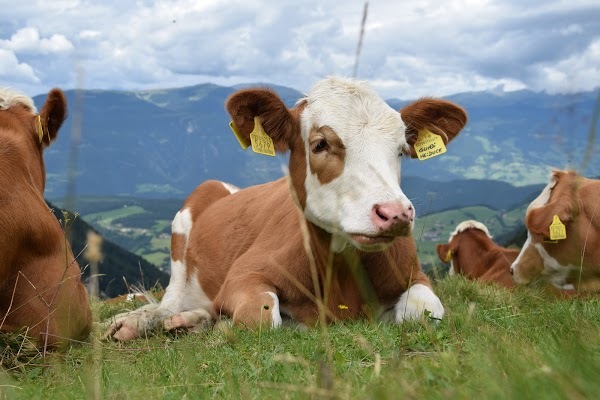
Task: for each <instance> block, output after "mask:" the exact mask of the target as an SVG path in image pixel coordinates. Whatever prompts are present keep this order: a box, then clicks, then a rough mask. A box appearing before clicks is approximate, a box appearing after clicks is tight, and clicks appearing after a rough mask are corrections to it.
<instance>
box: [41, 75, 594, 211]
mask: <svg viewBox="0 0 600 400" xmlns="http://www.w3.org/2000/svg"><path fill="white" fill-rule="evenodd" d="M243 86H253V85H243ZM258 86H265V85H258ZM239 87H241V86H236V87H223V86H218V85H214V84H201V85H197V86H192V87H184V88H174V89H165V90H146V91H108V90H77V91H75V90H67V91H65V94H66V96H67V100H68V104H69V114H70V118H68V119H67V121H66V122H65V124H64V126H63V128H62V129H61V132H60V133H59V137H58V139H57V141H56V143H54V144H53V145H52V146H50V147H49V148H48V149H47V150H46V152H45V160H46V168H47V186H46V196H47V197H48V198H51V199H56V198H60V197H61V196H64V195H65V193H66V192H67V177H68V176H69V173H70V172H71V173H72V175H73V176H75V185H76V186H75V187H76V192H77V194H78V195H107V196H112V195H121V196H123V195H124V196H135V197H146V198H166V197H170V198H184V197H185V196H186V195H187V194H189V193H190V192H191V191H192V190H193V188H194V187H195V186H197V185H198V184H199V183H201V182H202V181H203V180H206V179H220V180H224V181H228V182H230V183H233V184H235V185H238V186H242V187H244V186H248V185H252V184H256V183H261V182H265V181H267V180H272V179H274V178H277V177H279V176H281V175H282V166H284V165H285V164H286V163H287V157H286V156H277V157H267V156H262V155H258V154H255V153H253V152H252V151H251V150H247V151H243V150H242V149H241V148H240V146H239V144H238V143H237V141H236V139H235V137H234V136H233V134H232V133H231V131H230V129H229V127H228V122H229V117H228V115H227V113H226V111H225V109H224V102H225V99H226V98H227V96H229V95H230V94H231V93H233V92H234V91H235V90H236V89H238V88H239ZM271 87H273V86H271ZM273 88H274V89H275V90H276V91H277V92H278V93H279V95H280V96H281V97H282V99H283V100H284V101H285V103H286V104H287V105H288V106H290V107H291V106H293V104H294V103H295V102H296V100H297V99H299V98H301V97H302V94H301V93H300V92H298V91H296V90H294V89H291V88H286V87H282V86H275V87H273ZM596 97H597V93H594V92H584V93H578V94H572V95H549V94H545V93H534V92H530V91H517V92H507V93H491V92H473V93H463V94H457V95H454V96H450V97H448V98H447V99H448V100H451V101H454V102H456V103H458V104H460V105H461V106H463V107H464V108H465V109H466V110H467V113H468V114H469V122H468V124H467V126H466V127H465V129H464V130H463V132H462V133H461V135H459V137H458V138H457V139H456V140H455V141H454V142H453V143H451V144H450V145H449V146H448V152H447V153H446V154H444V155H442V156H440V157H435V158H433V159H429V160H425V161H419V160H412V159H411V160H408V159H407V160H403V164H402V175H403V180H404V182H405V183H403V187H404V185H406V186H407V187H409V186H410V185H409V184H408V182H410V181H412V182H413V183H414V185H416V186H418V185H421V186H423V185H425V186H426V188H425V189H427V190H428V192H431V193H443V194H444V197H443V198H442V199H440V205H439V207H441V208H443V205H444V204H443V203H444V201H445V199H446V198H447V197H448V196H455V197H456V196H458V197H460V196H463V197H464V196H465V195H467V194H466V192H468V193H470V194H469V195H473V196H480V197H485V196H486V195H490V193H488V192H485V191H482V190H481V189H480V190H479V191H478V190H477V188H473V189H469V188H468V187H467V186H469V185H468V184H465V183H464V182H465V181H464V180H465V179H476V180H483V181H499V182H500V183H498V185H500V186H498V187H501V185H502V184H503V183H510V184H511V185H513V186H526V185H532V184H540V183H542V182H544V181H546V180H547V178H548V175H549V170H550V168H551V167H566V166H573V167H579V166H581V163H582V158H583V154H584V152H585V149H586V147H587V146H592V148H591V149H592V151H593V152H597V151H598V149H599V146H598V145H597V144H594V143H592V144H590V143H589V142H588V134H589V130H590V128H589V127H590V121H591V119H592V111H593V108H594V102H595V101H596ZM44 100H45V95H40V96H36V97H35V98H34V101H35V103H36V104H37V105H38V106H41V105H42V104H43V102H44ZM388 103H389V104H390V105H391V106H392V107H393V108H395V109H400V108H401V107H402V106H403V105H405V104H407V103H408V102H407V101H401V100H397V99H390V100H388ZM78 126H79V127H81V129H80V134H81V137H80V139H77V140H73V139H71V136H72V133H73V132H74V129H73V128H74V127H78ZM75 131H76V130H75ZM72 143H74V144H72ZM69 165H76V168H75V170H74V171H70V170H69V168H70V167H69ZM584 172H586V173H587V174H588V175H595V176H597V175H599V174H600V158H596V159H594V158H592V160H591V162H590V163H589V164H588V167H587V169H586V171H584ZM419 182H421V183H419ZM453 182H454V184H453ZM502 182H503V183H502ZM457 183H460V186H459V185H457ZM465 185H467V186H465ZM441 188H445V189H444V190H443V191H442V190H441ZM461 193H462V194H461ZM407 194H408V195H409V197H410V196H411V194H410V192H409V193H407ZM497 196H502V195H501V193H500V194H497ZM506 201H507V202H510V201H511V199H506ZM516 202H517V201H516V200H515V203H516ZM421 209H422V207H421Z"/></svg>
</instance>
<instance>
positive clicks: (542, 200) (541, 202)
mask: <svg viewBox="0 0 600 400" xmlns="http://www.w3.org/2000/svg"><path fill="white" fill-rule="evenodd" d="M554 186H556V179H555V178H554V177H552V178H550V182H548V184H547V185H546V187H544V189H542V192H541V193H540V195H539V196H538V197H536V199H535V200H533V201H532V202H531V204H529V207H527V211H529V210H532V209H534V208H540V207H543V206H545V205H546V204H548V202H549V201H550V195H551V194H552V189H554Z"/></svg>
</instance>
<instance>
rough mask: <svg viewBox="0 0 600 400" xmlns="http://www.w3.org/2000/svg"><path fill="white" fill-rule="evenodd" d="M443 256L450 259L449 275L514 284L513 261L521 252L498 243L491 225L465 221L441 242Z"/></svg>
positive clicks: (438, 250)
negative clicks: (445, 240) (493, 237)
mask: <svg viewBox="0 0 600 400" xmlns="http://www.w3.org/2000/svg"><path fill="white" fill-rule="evenodd" d="M437 253H438V256H439V257H440V260H442V261H444V262H450V270H449V272H448V273H449V275H454V274H461V275H464V276H466V277H467V278H469V279H471V280H479V281H481V282H487V283H492V282H495V283H498V284H500V285H502V286H505V287H507V288H510V287H512V286H513V285H514V283H513V280H512V277H511V275H510V265H511V264H512V262H513V261H514V260H515V259H516V258H517V256H518V255H519V250H517V249H507V248H504V247H501V246H498V245H497V244H496V243H494V241H493V240H492V236H491V235H490V232H489V230H488V228H487V227H486V226H485V225H484V224H482V223H481V222H478V221H473V220H468V221H463V222H461V223H460V224H458V226H457V227H456V229H454V232H452V233H451V234H450V238H449V239H448V243H447V244H438V245H437Z"/></svg>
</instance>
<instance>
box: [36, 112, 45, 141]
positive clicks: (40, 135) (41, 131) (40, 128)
mask: <svg viewBox="0 0 600 400" xmlns="http://www.w3.org/2000/svg"><path fill="white" fill-rule="evenodd" d="M37 131H38V136H39V137H40V143H42V140H44V128H43V127H42V117H41V116H40V115H39V114H38V126H37Z"/></svg>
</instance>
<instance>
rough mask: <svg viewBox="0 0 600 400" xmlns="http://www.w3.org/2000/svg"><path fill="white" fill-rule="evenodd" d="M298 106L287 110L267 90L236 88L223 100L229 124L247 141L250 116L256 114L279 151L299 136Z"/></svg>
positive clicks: (251, 129) (271, 92)
mask: <svg viewBox="0 0 600 400" xmlns="http://www.w3.org/2000/svg"><path fill="white" fill-rule="evenodd" d="M300 107H302V106H299V107H296V108H294V109H291V110H290V109H288V108H287V107H286V106H285V104H284V103H283V101H282V100H281V98H280V97H279V96H278V95H277V94H276V93H275V92H274V91H272V90H270V89H244V90H239V91H237V92H235V93H233V94H232V95H231V96H230V97H229V98H228V99H227V101H226V102H225V108H227V112H228V113H229V115H230V116H231V119H232V121H233V124H234V125H235V127H236V129H237V131H238V132H239V134H240V135H241V136H242V137H243V138H244V139H246V141H247V143H250V133H252V131H253V130H254V118H255V117H258V118H259V119H260V123H261V125H262V127H263V129H264V131H265V133H266V134H267V135H269V136H270V137H271V139H273V145H274V146H275V150H277V151H279V152H285V151H287V150H288V149H290V148H291V147H292V146H293V143H294V141H295V140H296V139H297V138H299V137H300V122H299V111H300Z"/></svg>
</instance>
